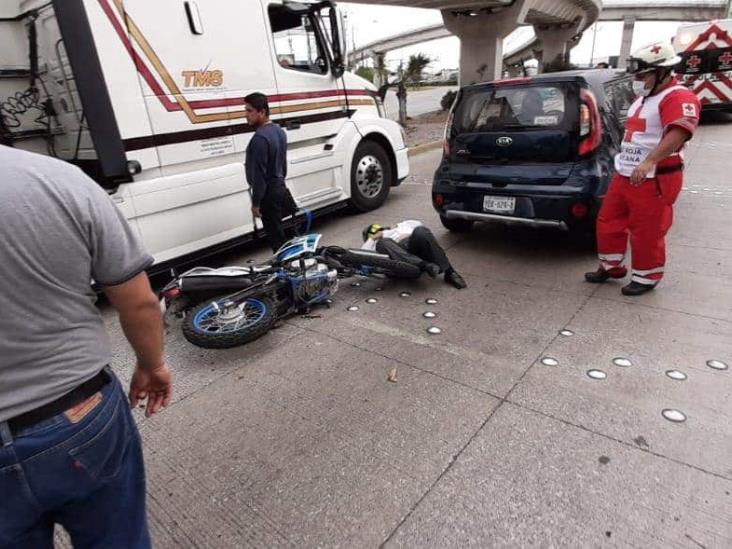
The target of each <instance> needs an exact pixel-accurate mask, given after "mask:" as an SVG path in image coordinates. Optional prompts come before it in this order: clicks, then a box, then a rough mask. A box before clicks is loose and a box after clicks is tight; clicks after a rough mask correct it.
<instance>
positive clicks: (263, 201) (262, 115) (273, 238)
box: [244, 93, 297, 251]
mask: <svg viewBox="0 0 732 549" xmlns="http://www.w3.org/2000/svg"><path fill="white" fill-rule="evenodd" d="M244 103H245V107H244V108H245V111H246V118H247V122H248V123H249V124H250V125H251V126H253V127H254V129H255V133H254V136H253V137H252V139H251V140H250V141H249V145H248V146H247V154H246V174H247V181H248V182H249V187H250V188H251V193H252V215H253V216H254V217H255V218H257V217H259V218H261V219H262V225H263V226H264V230H265V231H266V232H267V240H268V241H269V245H270V246H271V247H272V250H273V251H277V250H278V249H279V248H280V246H282V245H283V244H284V243H285V242H286V241H287V236H286V235H285V229H284V228H283V226H282V218H283V217H286V216H288V215H293V214H294V213H295V211H296V210H297V206H296V205H295V202H294V200H293V198H292V195H291V194H290V191H289V190H288V189H287V187H286V186H285V178H286V177H287V135H286V134H285V132H284V130H283V129H282V128H280V127H279V126H278V125H277V124H273V123H272V122H271V121H270V119H269V103H268V102H267V96H266V95H264V94H261V93H252V94H250V95H248V96H246V97H245V98H244Z"/></svg>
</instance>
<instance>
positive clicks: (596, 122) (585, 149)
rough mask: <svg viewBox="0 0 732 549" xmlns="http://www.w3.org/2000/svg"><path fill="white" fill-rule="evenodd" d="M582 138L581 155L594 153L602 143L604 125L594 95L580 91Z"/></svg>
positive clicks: (587, 91) (584, 90)
mask: <svg viewBox="0 0 732 549" xmlns="http://www.w3.org/2000/svg"><path fill="white" fill-rule="evenodd" d="M580 100H581V103H580V137H581V138H582V140H581V141H580V144H579V154H580V155H585V154H588V153H591V152H592V151H594V150H595V149H596V148H597V147H598V146H599V145H600V143H601V142H602V123H601V122H600V111H599V110H598V108H597V100H596V99H595V96H594V95H593V93H592V92H591V91H589V90H586V89H581V90H580Z"/></svg>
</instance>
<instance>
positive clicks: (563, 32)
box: [534, 24, 579, 73]
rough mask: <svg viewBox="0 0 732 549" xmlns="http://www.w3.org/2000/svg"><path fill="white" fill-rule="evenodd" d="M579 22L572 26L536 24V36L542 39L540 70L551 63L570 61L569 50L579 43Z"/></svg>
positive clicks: (542, 70)
mask: <svg viewBox="0 0 732 549" xmlns="http://www.w3.org/2000/svg"><path fill="white" fill-rule="evenodd" d="M578 31H579V24H573V25H571V26H570V27H538V26H534V32H535V33H536V37H537V38H538V39H539V40H540V41H541V46H542V48H541V58H540V59H539V72H540V73H541V72H544V66H545V65H547V64H549V63H557V62H559V63H568V62H569V52H570V50H571V49H572V48H573V47H574V46H575V45H576V44H577V40H576V37H577V33H578Z"/></svg>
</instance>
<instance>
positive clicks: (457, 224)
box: [440, 215, 474, 233]
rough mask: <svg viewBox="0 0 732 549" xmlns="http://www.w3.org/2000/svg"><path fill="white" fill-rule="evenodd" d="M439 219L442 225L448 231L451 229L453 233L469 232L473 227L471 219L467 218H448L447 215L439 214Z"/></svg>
mask: <svg viewBox="0 0 732 549" xmlns="http://www.w3.org/2000/svg"><path fill="white" fill-rule="evenodd" d="M440 221H442V226H443V227H445V228H446V229H447V230H449V231H453V232H455V233H467V232H470V230H471V229H472V228H473V223H474V222H473V221H470V220H469V219H448V218H447V217H445V216H443V215H441V216H440Z"/></svg>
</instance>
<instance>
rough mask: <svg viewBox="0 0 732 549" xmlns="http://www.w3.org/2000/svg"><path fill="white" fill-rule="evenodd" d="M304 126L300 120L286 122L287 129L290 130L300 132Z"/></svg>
mask: <svg viewBox="0 0 732 549" xmlns="http://www.w3.org/2000/svg"><path fill="white" fill-rule="evenodd" d="M301 126H302V122H300V121H299V120H288V121H287V122H285V128H286V129H288V130H299V129H300V127H301Z"/></svg>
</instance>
